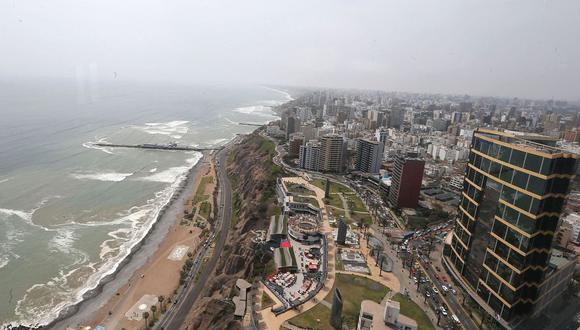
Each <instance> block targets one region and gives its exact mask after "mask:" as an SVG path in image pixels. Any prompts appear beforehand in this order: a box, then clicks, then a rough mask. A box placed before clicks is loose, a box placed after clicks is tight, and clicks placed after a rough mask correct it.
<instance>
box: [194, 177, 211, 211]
mask: <svg viewBox="0 0 580 330" xmlns="http://www.w3.org/2000/svg"><path fill="white" fill-rule="evenodd" d="M212 182H213V176H204V177H203V178H201V182H200V183H199V186H198V187H197V191H196V192H195V197H194V198H193V204H194V205H195V204H197V203H199V202H201V201H204V200H206V199H208V198H209V195H207V194H206V193H205V187H206V186H207V184H208V183H212Z"/></svg>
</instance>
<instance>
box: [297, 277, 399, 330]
mask: <svg viewBox="0 0 580 330" xmlns="http://www.w3.org/2000/svg"><path fill="white" fill-rule="evenodd" d="M337 287H338V288H339V289H340V292H341V293H342V299H343V309H342V316H343V320H344V322H345V323H346V325H347V326H348V328H349V329H354V328H356V325H357V323H358V315H359V312H360V303H361V302H362V301H363V300H372V301H375V302H378V303H380V302H381V300H383V298H384V297H385V295H386V294H387V292H389V289H388V288H387V287H386V286H384V285H382V284H380V283H377V282H375V281H373V280H370V279H368V278H365V277H362V276H355V275H347V274H336V279H335V281H334V286H333V288H332V290H331V291H330V293H329V294H328V295H327V296H326V298H325V299H324V300H326V301H328V302H330V303H332V297H333V295H334V290H335V289H336V288H337ZM317 320H320V322H318V321H317ZM329 320H330V309H329V308H328V307H326V306H324V305H322V304H318V305H316V306H315V307H314V308H312V309H310V310H308V311H306V312H305V313H303V314H300V315H298V316H296V317H294V318H292V319H290V323H292V324H294V325H296V326H299V327H302V328H309V329H332V327H331V326H330V324H329Z"/></svg>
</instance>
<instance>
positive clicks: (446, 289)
mask: <svg viewBox="0 0 580 330" xmlns="http://www.w3.org/2000/svg"><path fill="white" fill-rule="evenodd" d="M441 289H443V292H447V291H448V290H449V289H448V288H447V287H446V286H445V285H442V286H441Z"/></svg>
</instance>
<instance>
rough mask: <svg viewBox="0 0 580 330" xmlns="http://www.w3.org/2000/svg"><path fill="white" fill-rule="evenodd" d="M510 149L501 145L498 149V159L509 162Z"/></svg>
mask: <svg viewBox="0 0 580 330" xmlns="http://www.w3.org/2000/svg"><path fill="white" fill-rule="evenodd" d="M511 153H512V149H511V148H509V147H506V146H501V147H500V149H499V159H501V160H503V161H504V162H506V163H509V161H510V156H511Z"/></svg>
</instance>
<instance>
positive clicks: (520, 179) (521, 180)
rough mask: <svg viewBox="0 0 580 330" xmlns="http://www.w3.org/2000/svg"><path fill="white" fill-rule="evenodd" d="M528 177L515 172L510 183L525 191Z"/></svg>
mask: <svg viewBox="0 0 580 330" xmlns="http://www.w3.org/2000/svg"><path fill="white" fill-rule="evenodd" d="M528 177H529V175H528V174H526V173H523V172H520V171H515V172H514V178H513V181H512V183H513V184H514V185H516V186H518V187H520V188H522V189H526V186H527V185H528Z"/></svg>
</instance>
